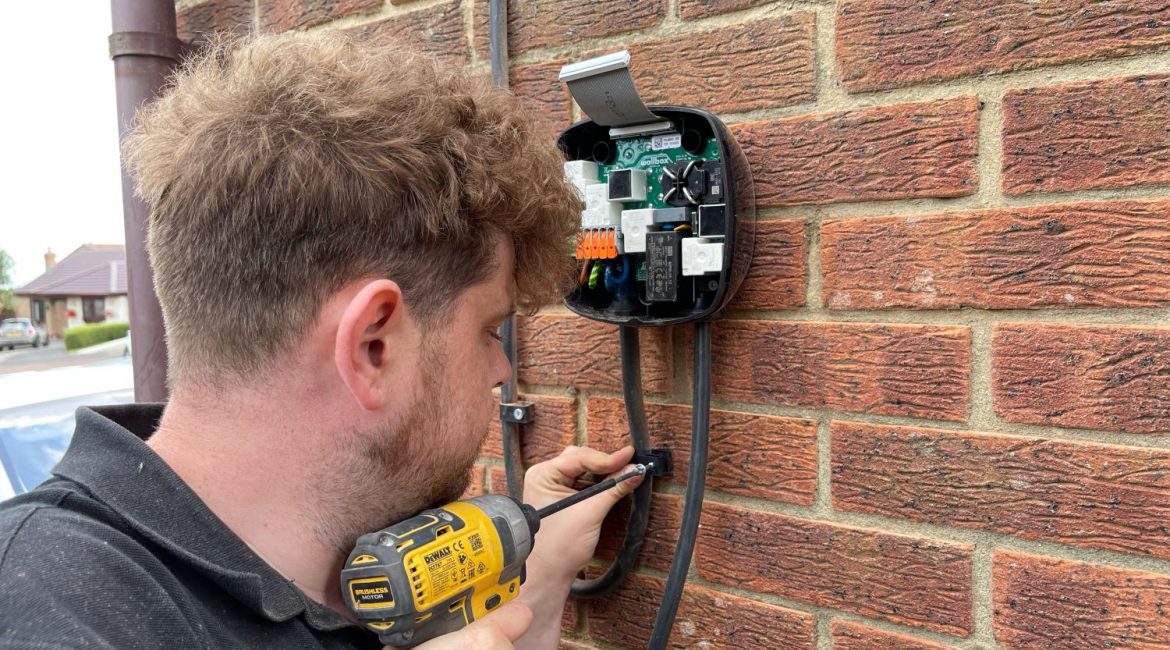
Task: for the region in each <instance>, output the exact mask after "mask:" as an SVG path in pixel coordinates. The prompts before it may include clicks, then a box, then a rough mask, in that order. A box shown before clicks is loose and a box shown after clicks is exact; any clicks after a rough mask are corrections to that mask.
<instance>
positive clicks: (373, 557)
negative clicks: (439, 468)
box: [341, 462, 654, 648]
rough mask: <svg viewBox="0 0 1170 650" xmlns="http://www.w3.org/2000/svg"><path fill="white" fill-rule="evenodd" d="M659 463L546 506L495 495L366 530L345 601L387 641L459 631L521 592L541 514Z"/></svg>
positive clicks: (352, 561) (346, 579)
mask: <svg viewBox="0 0 1170 650" xmlns="http://www.w3.org/2000/svg"><path fill="white" fill-rule="evenodd" d="M653 465H654V464H653V462H650V463H646V464H645V465H636V466H635V468H634V469H633V470H632V471H630V472H627V473H626V474H623V475H621V476H618V477H615V478H611V479H606V480H604V481H602V482H600V483H598V484H596V485H594V486H592V487H589V488H586V489H584V490H581V491H580V492H578V493H577V494H574V495H573V496H570V497H567V498H565V499H562V500H560V501H557V502H556V503H554V504H552V505H550V506H548V507H545V508H541V509H540V510H537V509H535V508H533V507H532V506H530V505H527V504H524V503H520V502H518V501H516V500H515V499H513V498H511V497H509V496H504V495H498V494H489V495H484V496H479V497H474V498H471V499H467V500H465V501H456V502H455V503H450V504H447V505H445V506H443V507H441V508H434V509H431V510H424V511H422V512H421V513H419V514H417V515H415V516H414V517H411V518H410V519H407V520H406V521H402V522H399V523H397V524H394V525H393V526H390V527H388V528H384V529H382V530H380V531H378V532H376V533H369V534H367V535H362V536H361V537H360V538H358V541H357V545H356V546H355V547H354V549H353V552H352V553H350V554H349V559H347V560H346V562H345V568H344V569H343V570H342V572H341V594H342V598H343V599H344V600H345V603H346V605H347V606H348V607H349V610H350V612H352V613H353V616H354V618H356V619H357V620H358V622H359V623H360V624H362V625H363V626H365V627H366V628H367V629H369V630H371V631H373V632H376V633H377V634H378V637H379V639H380V640H381V642H382V643H384V644H386V645H391V646H398V647H404V648H412V647H414V646H416V645H418V644H420V643H424V642H426V641H429V640H430V639H433V638H435V637H437V636H440V635H443V634H447V633H449V632H454V631H456V630H459V629H460V628H462V627H463V626H465V625H467V624H468V623H470V622H472V621H474V620H476V619H478V618H480V617H482V616H485V615H487V614H488V613H489V612H491V611H492V610H494V609H496V608H498V607H499V606H500V605H502V604H504V603H506V602H508V601H510V600H512V599H513V598H515V597H516V596H517V595H519V593H520V584H521V583H522V582H524V562H525V560H527V559H528V555H529V554H530V553H531V552H532V545H533V542H534V537H535V535H536V531H537V530H539V528H540V520H541V519H543V518H544V517H547V516H549V515H551V514H553V513H556V512H560V511H561V510H564V509H565V508H568V507H569V506H571V505H573V504H575V503H579V502H581V501H584V500H585V499H588V498H589V497H592V496H594V495H596V494H599V493H601V492H604V491H606V490H609V489H612V488H613V487H614V486H616V485H617V484H618V483H621V482H622V481H625V480H628V479H631V478H634V477H636V476H642V475H644V474H646V472H647V471H649V470H651V469H652V468H653Z"/></svg>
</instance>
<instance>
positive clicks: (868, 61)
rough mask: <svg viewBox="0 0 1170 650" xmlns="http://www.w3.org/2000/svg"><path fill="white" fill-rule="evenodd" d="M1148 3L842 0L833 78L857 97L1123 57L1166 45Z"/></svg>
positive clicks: (1159, 16) (1168, 35)
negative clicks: (836, 73) (871, 92)
mask: <svg viewBox="0 0 1170 650" xmlns="http://www.w3.org/2000/svg"><path fill="white" fill-rule="evenodd" d="M1168 25H1170V7H1168V6H1167V5H1166V4H1165V3H1164V2H1158V1H1156V0H1106V1H1103V2H1091V3H1086V2H1079V1H1077V0H1055V1H1052V2H1045V3H1044V5H1043V9H1040V8H1038V7H1037V5H1036V3H1034V2H1031V1H1029V0H941V1H940V0H909V1H907V0H843V1H842V2H839V3H838V4H837V25H836V34H837V42H836V45H837V69H838V70H839V71H840V74H841V81H842V83H843V84H844V86H845V88H846V89H848V90H849V92H862V91H867V90H879V89H883V88H894V87H897V86H908V85H912V84H917V83H923V82H931V81H943V80H946V79H955V78H958V77H964V76H970V75H977V74H986V73H1000V72H1008V71H1012V70H1020V69H1026V68H1038V67H1042V66H1050V65H1057V64H1062V63H1072V62H1075V61H1084V60H1088V59H1103V58H1109V57H1118V56H1125V55H1130V54H1135V53H1138V52H1143V51H1148V50H1151V49H1154V48H1158V47H1162V46H1165V45H1170V30H1168V29H1167V26H1168Z"/></svg>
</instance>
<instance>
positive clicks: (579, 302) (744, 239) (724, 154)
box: [557, 106, 756, 326]
mask: <svg viewBox="0 0 1170 650" xmlns="http://www.w3.org/2000/svg"><path fill="white" fill-rule="evenodd" d="M650 110H651V111H652V112H653V113H654V114H655V115H657V116H659V117H661V118H663V119H664V120H669V121H670V122H671V123H672V124H673V125H674V128H675V130H676V131H677V132H678V133H679V134H681V136H682V148H683V149H685V150H687V151H688V152H689V153H691V154H695V155H697V151H700V150H702V149H703V147H704V146H705V144H706V142H707V141H709V140H711V139H714V140H715V141H716V142H717V144H718V150H719V161H718V163H717V164H718V165H721V166H722V176H723V178H724V179H730V180H731V182H730V183H728V184H729V185H731V191H725V193H724V204H725V205H726V209H725V214H726V216H725V218H726V227H725V231H726V234H725V238H724V242H723V243H724V246H723V270H722V271H721V272H720V273H719V275H718V276H715V275H713V274H712V275H704V276H698V277H697V278H696V281H697V282H703V283H705V284H709V283H711V282H715V283H717V284H718V286H717V288H715V290H714V291H707V292H706V299H705V300H703V301H699V302H697V303H695V304H686V302H685V301H680V302H677V303H655V304H652V305H647V304H641V305H639V306H638V307H637V308H636V309H634V310H633V311H634V313H629V312H630V311H631V310H630V309H629V305H617V304H612V305H609V306H603V307H598V306H596V305H595V304H591V302H590V301H589V300H588V297H587V296H586V295H585V293H584V291H583V290H582V289H581V288H580V287H578V288H577V289H576V290H574V291H573V292H572V293H570V294H569V295H568V296H566V297H565V306H566V307H568V308H569V309H570V310H571V311H573V312H574V313H576V314H579V315H581V316H584V317H586V318H589V319H592V320H596V321H601V322H604V323H612V324H615V325H629V326H668V325H678V324H680V323H686V322H690V321H697V320H705V319H710V318H714V317H717V316H718V315H719V313H720V312H721V311H722V310H723V309H724V308H725V307H726V306H727V304H728V303H729V302H730V301H731V299H732V297H733V296H734V295H735V292H736V291H737V290H738V289H739V286H740V284H741V283H742V282H743V279H744V276H746V275H747V271H748V267H749V266H750V265H751V260H752V252H753V247H754V244H755V226H756V210H755V190H754V187H753V184H752V175H751V169H750V168H749V167H748V163H747V158H746V157H745V156H744V154H743V151H742V150H741V149H740V146H739V143H738V142H736V141H735V138H734V137H733V136H732V135H731V132H730V131H728V129H727V126H726V125H725V124H723V122H722V121H721V120H720V119H719V118H718V117H716V116H715V115H713V114H712V113H710V112H708V111H705V110H702V109H698V108H689V107H683V106H651V107H650ZM557 145H558V146H559V147H560V149H561V151H563V152H564V154H565V157H566V160H589V161H593V162H596V163H599V164H611V163H612V162H613V160H614V157H615V155H616V153H617V145H616V142H615V140H613V139H611V138H610V137H609V127H606V126H602V125H599V124H597V123H596V122H593V121H592V120H585V121H582V122H577V123H576V124H573V125H572V126H570V127H568V128H567V129H565V130H564V131H563V132H562V133H561V135H560V137H559V138H558V139H557ZM704 165H705V166H709V165H712V163H711V162H705V163H704ZM707 168H709V167H707ZM707 288H709V287H707ZM692 295H693V294H692Z"/></svg>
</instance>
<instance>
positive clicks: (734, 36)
mask: <svg viewBox="0 0 1170 650" xmlns="http://www.w3.org/2000/svg"><path fill="white" fill-rule="evenodd" d="M815 23H816V18H815V15H814V14H813V13H812V12H811V11H804V12H797V13H792V14H785V15H783V16H780V17H777V18H769V19H767V20H755V21H749V22H744V23H738V24H734V25H731V26H729V27H722V28H719V29H713V30H707V31H696V32H688V33H687V34H686V35H685V36H683V35H676V36H672V37H671V38H665V39H655V40H649V41H636V42H631V43H630V44H629V51H630V58H631V62H630V68H631V70H632V72H633V75H634V82H635V84H636V85H637V87H638V91H639V93H640V94H641V95H642V97H643V98H644V99H645V100H646V102H647V103H652V104H683V105H687V106H700V107H703V108H707V109H709V110H711V111H714V112H716V113H733V112H742V111H750V110H755V109H760V108H777V107H781V106H791V105H794V104H799V103H802V102H811V101H813V100H814V99H816V88H815V84H816V64H815V54H814V52H815V49H814V40H815V32H816V24H815ZM680 38H683V39H685V42H686V47H685V50H682V51H681V53H680V49H679V39H680ZM610 49H612V48H610ZM601 53H602V52H598V54H601Z"/></svg>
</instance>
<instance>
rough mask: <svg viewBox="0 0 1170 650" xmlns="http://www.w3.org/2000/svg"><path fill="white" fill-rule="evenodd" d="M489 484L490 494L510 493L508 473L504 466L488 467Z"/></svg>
mask: <svg viewBox="0 0 1170 650" xmlns="http://www.w3.org/2000/svg"><path fill="white" fill-rule="evenodd" d="M487 486H488V494H507V493H508V475H507V474H506V473H505V472H504V468H503V467H501V466H499V465H496V466H494V467H489V468H487Z"/></svg>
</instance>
